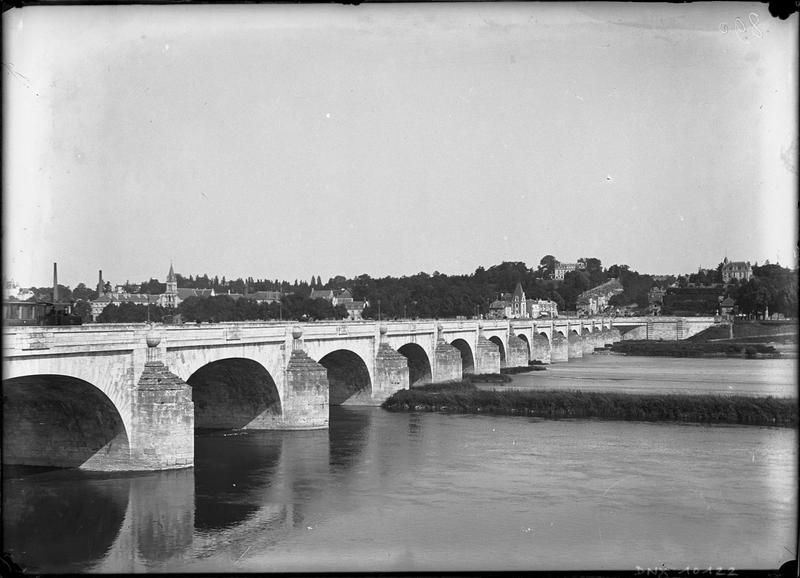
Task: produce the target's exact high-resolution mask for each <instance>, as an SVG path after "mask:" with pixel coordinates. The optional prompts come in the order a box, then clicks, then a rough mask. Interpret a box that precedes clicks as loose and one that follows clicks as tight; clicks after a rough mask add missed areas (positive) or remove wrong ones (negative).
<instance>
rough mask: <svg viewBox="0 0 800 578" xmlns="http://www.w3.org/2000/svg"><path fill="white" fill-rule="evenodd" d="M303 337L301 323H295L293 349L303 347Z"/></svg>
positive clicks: (296, 349)
mask: <svg viewBox="0 0 800 578" xmlns="http://www.w3.org/2000/svg"><path fill="white" fill-rule="evenodd" d="M301 337H303V328H302V327H300V326H299V325H295V326H294V327H293V328H292V350H294V351H300V350H302V349H303V341H302V339H300V338H301Z"/></svg>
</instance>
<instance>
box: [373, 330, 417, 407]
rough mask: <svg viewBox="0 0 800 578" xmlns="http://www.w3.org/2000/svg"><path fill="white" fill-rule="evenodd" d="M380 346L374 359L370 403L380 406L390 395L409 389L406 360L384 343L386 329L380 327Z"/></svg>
mask: <svg viewBox="0 0 800 578" xmlns="http://www.w3.org/2000/svg"><path fill="white" fill-rule="evenodd" d="M378 331H379V332H380V345H379V346H378V354H377V356H376V357H375V383H373V385H372V402H373V404H374V405H380V404H381V403H383V402H384V400H386V398H388V397H389V396H390V395H392V394H393V393H394V392H396V391H400V390H401V389H408V388H409V369H408V360H407V359H406V358H405V356H404V355H402V354H401V353H399V352H397V351H395V350H394V349H392V348H391V347H390V346H389V344H388V343H387V342H386V332H387V331H388V327H387V326H386V325H383V324H382V325H381V326H380V328H379V329H378Z"/></svg>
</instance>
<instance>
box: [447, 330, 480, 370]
mask: <svg viewBox="0 0 800 578" xmlns="http://www.w3.org/2000/svg"><path fill="white" fill-rule="evenodd" d="M450 345H452V346H453V347H455V348H456V349H458V352H459V353H460V354H461V374H462V375H466V374H467V373H475V356H474V355H473V354H472V348H471V347H470V346H469V343H467V342H466V341H464V340H463V339H454V340H453V341H452V342H451V343H450Z"/></svg>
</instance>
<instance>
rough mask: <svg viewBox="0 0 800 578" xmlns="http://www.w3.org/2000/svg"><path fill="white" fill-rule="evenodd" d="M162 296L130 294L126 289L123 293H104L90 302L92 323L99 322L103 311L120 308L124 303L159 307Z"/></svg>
mask: <svg viewBox="0 0 800 578" xmlns="http://www.w3.org/2000/svg"><path fill="white" fill-rule="evenodd" d="M120 289H121V288H120ZM158 297H160V295H141V294H139V293H128V292H127V291H125V290H124V289H123V290H121V291H116V290H114V291H107V292H105V293H102V294H101V295H100V296H99V297H98V298H97V299H94V300H92V301H90V302H89V304H90V305H91V307H92V321H97V317H98V316H99V315H100V314H101V313H102V312H103V309H105V308H106V307H108V306H109V305H114V306H116V307H119V306H120V305H122V304H123V303H133V304H134V305H157V304H158V301H159V300H158Z"/></svg>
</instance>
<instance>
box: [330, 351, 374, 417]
mask: <svg viewBox="0 0 800 578" xmlns="http://www.w3.org/2000/svg"><path fill="white" fill-rule="evenodd" d="M317 363H319V364H320V365H322V366H323V367H325V369H327V370H328V383H329V397H328V400H329V401H328V403H329V404H330V405H342V404H349V405H359V404H367V403H368V399H369V398H370V397H371V396H372V380H371V379H370V376H369V369H368V368H367V364H366V363H365V362H364V360H363V359H362V358H361V356H360V355H358V354H357V353H355V352H353V351H350V350H349V349H337V350H335V351H331V352H330V353H328V354H327V355H325V356H324V357H323V358H322V359H320V360H319V361H318V362H317ZM362 398H364V399H362Z"/></svg>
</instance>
